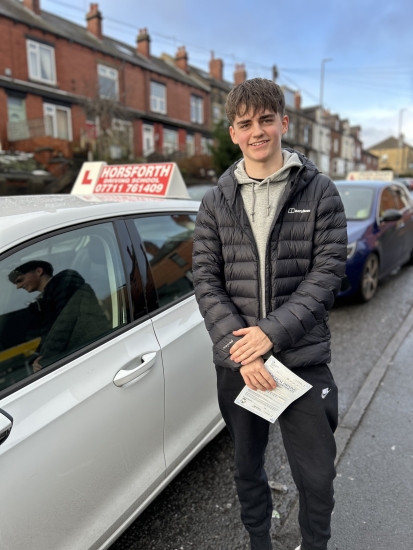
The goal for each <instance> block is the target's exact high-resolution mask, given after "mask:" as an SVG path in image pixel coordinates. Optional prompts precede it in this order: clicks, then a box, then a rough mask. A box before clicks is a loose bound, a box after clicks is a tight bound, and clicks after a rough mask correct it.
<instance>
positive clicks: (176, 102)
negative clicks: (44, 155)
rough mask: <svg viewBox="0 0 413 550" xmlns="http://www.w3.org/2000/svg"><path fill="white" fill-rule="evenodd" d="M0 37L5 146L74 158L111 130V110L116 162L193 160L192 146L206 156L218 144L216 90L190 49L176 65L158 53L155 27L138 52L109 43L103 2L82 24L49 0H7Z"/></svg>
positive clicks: (141, 37) (0, 134) (142, 34)
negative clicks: (195, 66) (205, 149)
mask: <svg viewBox="0 0 413 550" xmlns="http://www.w3.org/2000/svg"><path fill="white" fill-rule="evenodd" d="M0 36H1V37H2V46H1V48H0V142H1V145H2V148H3V149H8V148H12V149H16V150H21V151H33V150H35V149H36V148H44V147H46V148H51V149H54V150H55V151H58V152H60V153H61V154H62V155H63V156H66V157H71V156H72V155H73V152H74V151H80V150H85V149H87V148H88V147H90V144H91V143H93V141H94V140H95V138H96V136H97V135H98V134H99V133H101V132H102V128H103V124H104V120H103V119H104V118H105V117H104V115H102V116H98V117H96V113H98V112H99V109H100V108H102V104H103V105H104V107H105V109H106V110H107V109H108V106H109V108H110V109H111V110H112V113H111V114H112V118H113V119H114V120H112V121H111V128H110V130H111V131H110V134H111V136H112V138H113V142H112V143H111V144H110V155H111V157H112V158H140V157H147V156H149V155H150V154H152V153H154V152H156V153H159V154H165V155H171V154H173V153H176V152H177V151H180V152H181V153H183V154H185V152H186V151H187V150H188V142H189V143H191V144H192V143H193V144H194V152H195V153H200V152H201V147H202V139H203V138H204V140H206V139H210V138H211V125H212V123H211V101H210V95H211V94H210V86H208V85H207V83H205V82H203V81H202V80H201V79H199V78H194V76H193V75H192V74H191V71H190V67H189V65H188V56H187V53H186V51H185V48H184V47H182V48H179V49H178V52H177V54H176V57H175V58H174V59H173V61H172V62H169V61H166V60H164V59H161V58H157V57H155V56H152V55H151V53H150V37H149V35H148V33H147V30H146V29H141V30H140V31H139V33H138V36H137V44H136V48H133V47H132V46H130V45H128V44H124V43H122V42H119V41H118V40H115V39H112V38H110V37H107V36H105V35H104V34H103V30H102V14H101V13H100V11H99V8H98V4H91V5H90V11H89V13H88V14H87V15H86V26H85V27H82V26H79V25H77V24H74V23H72V22H71V21H68V20H65V19H62V18H61V17H58V16H56V15H54V14H51V13H49V12H46V11H43V10H42V9H41V6H40V0H23V2H20V1H19V0H1V3H0ZM102 112H103V113H104V112H105V111H104V110H103V111H102ZM90 113H92V114H90ZM118 113H119V115H118ZM117 135H121V136H123V138H124V140H123V141H122V140H119V139H118V140H117V138H116V136H117ZM125 136H126V138H125ZM112 138H111V139H112ZM125 144H126V145H125Z"/></svg>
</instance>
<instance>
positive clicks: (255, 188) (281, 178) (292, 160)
mask: <svg viewBox="0 0 413 550" xmlns="http://www.w3.org/2000/svg"><path fill="white" fill-rule="evenodd" d="M282 155H283V161H284V164H283V166H282V167H281V168H280V169H279V170H277V171H276V172H274V174H271V175H270V176H268V177H266V178H265V179H263V180H262V181H257V180H255V179H253V178H251V177H250V176H249V175H248V174H247V172H246V170H245V160H244V159H242V160H241V161H240V162H239V163H238V165H237V167H236V168H235V171H234V175H235V177H236V179H237V181H238V183H239V185H243V186H247V185H248V188H249V189H251V192H252V203H251V204H250V207H251V212H250V214H251V219H252V221H254V217H255V203H256V193H257V192H263V191H265V190H266V191H267V216H269V215H270V210H271V205H270V184H271V185H275V184H277V183H278V184H279V185H281V186H282V188H284V187H285V185H286V184H287V180H288V176H289V174H290V171H291V168H293V167H298V168H301V166H302V162H301V161H300V159H299V158H298V155H297V153H296V152H295V151H294V152H291V151H287V150H283V151H282ZM280 192H282V189H280Z"/></svg>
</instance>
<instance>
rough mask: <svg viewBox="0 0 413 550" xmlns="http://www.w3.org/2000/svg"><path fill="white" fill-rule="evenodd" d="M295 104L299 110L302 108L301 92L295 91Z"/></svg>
mask: <svg viewBox="0 0 413 550" xmlns="http://www.w3.org/2000/svg"><path fill="white" fill-rule="evenodd" d="M294 105H295V108H296V109H297V111H299V110H300V109H301V94H300V92H295V94H294Z"/></svg>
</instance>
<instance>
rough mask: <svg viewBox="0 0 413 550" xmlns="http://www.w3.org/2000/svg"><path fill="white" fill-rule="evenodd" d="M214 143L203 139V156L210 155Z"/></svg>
mask: <svg viewBox="0 0 413 550" xmlns="http://www.w3.org/2000/svg"><path fill="white" fill-rule="evenodd" d="M213 143H214V141H213V140H212V139H209V138H206V137H201V155H210V154H211V147H212V145H213Z"/></svg>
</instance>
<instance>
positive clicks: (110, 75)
mask: <svg viewBox="0 0 413 550" xmlns="http://www.w3.org/2000/svg"><path fill="white" fill-rule="evenodd" d="M98 77H99V97H102V98H104V99H113V100H115V101H117V100H118V98H119V77H118V71H117V70H116V69H112V68H110V67H106V66H105V65H98Z"/></svg>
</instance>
